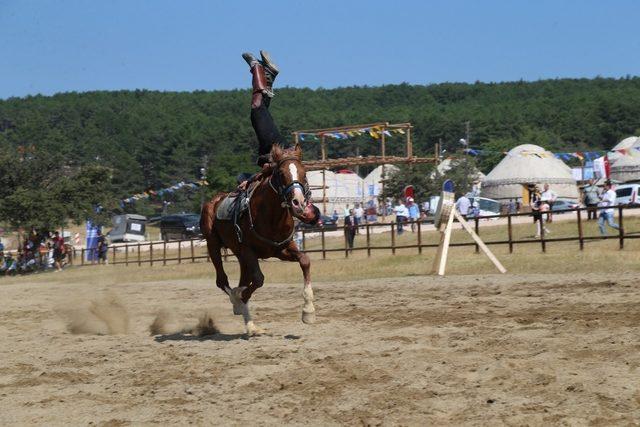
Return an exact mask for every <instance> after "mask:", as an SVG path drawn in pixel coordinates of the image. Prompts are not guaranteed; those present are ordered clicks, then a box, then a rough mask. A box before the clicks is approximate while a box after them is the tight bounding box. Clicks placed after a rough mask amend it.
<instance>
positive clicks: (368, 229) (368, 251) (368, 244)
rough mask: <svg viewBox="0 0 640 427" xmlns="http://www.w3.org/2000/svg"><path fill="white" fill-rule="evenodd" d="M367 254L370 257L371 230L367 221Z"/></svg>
mask: <svg viewBox="0 0 640 427" xmlns="http://www.w3.org/2000/svg"><path fill="white" fill-rule="evenodd" d="M367 256H368V257H371V230H370V225H369V224H368V223H367Z"/></svg>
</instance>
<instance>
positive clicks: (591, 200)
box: [582, 179, 600, 221]
mask: <svg viewBox="0 0 640 427" xmlns="http://www.w3.org/2000/svg"><path fill="white" fill-rule="evenodd" d="M582 194H583V201H584V204H585V206H586V207H587V221H589V220H591V219H594V220H595V219H598V202H599V201H600V195H599V194H598V186H597V185H596V183H595V180H594V179H590V180H589V184H588V185H585V186H584V188H583V189H582Z"/></svg>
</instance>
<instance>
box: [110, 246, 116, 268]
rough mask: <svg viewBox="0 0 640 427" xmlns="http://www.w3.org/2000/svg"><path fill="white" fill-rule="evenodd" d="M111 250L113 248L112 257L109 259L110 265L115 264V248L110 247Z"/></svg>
mask: <svg viewBox="0 0 640 427" xmlns="http://www.w3.org/2000/svg"><path fill="white" fill-rule="evenodd" d="M112 248H113V256H112V257H111V258H112V259H111V263H112V264H115V263H116V247H115V246H112Z"/></svg>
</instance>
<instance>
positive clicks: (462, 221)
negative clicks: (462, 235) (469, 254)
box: [452, 209, 507, 273]
mask: <svg viewBox="0 0 640 427" xmlns="http://www.w3.org/2000/svg"><path fill="white" fill-rule="evenodd" d="M452 211H453V214H454V215H455V217H456V218H457V219H458V221H459V222H460V224H461V225H462V227H464V229H465V230H467V232H468V233H469V234H471V237H472V238H473V240H475V241H476V243H477V244H478V245H479V246H480V248H481V249H482V251H483V252H484V253H485V255H487V257H489V259H490V260H491V262H493V265H495V266H496V268H497V269H498V270H499V271H500V273H506V272H507V269H506V268H504V266H503V265H502V264H501V263H500V261H498V258H496V257H495V255H493V252H491V251H490V250H489V248H488V247H487V245H485V244H484V242H483V241H482V239H480V236H478V235H477V234H476V233H475V232H474V231H473V229H472V228H471V226H470V225H469V223H468V222H467V220H465V219H464V218H463V217H462V215H460V214H459V213H458V211H457V209H452Z"/></svg>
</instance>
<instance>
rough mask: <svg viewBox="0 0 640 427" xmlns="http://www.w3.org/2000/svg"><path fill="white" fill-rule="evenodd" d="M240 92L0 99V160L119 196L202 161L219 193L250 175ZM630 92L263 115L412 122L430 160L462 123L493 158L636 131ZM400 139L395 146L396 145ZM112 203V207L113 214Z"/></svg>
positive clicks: (639, 106) (345, 146) (497, 93)
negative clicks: (49, 169) (90, 180)
mask: <svg viewBox="0 0 640 427" xmlns="http://www.w3.org/2000/svg"><path fill="white" fill-rule="evenodd" d="M249 99H250V96H249V91H248V90H232V91H211V92H205V91H196V92H192V93H176V92H154V91H145V90H137V91H115V92H87V93H64V94H58V95H55V96H47V97H45V96H30V97H26V98H10V99H7V100H1V101H0V147H2V155H3V156H4V157H5V158H4V159H3V161H2V162H0V167H1V168H12V167H18V166H16V165H17V164H18V163H17V162H19V161H21V162H22V165H21V166H19V167H21V168H26V169H32V172H33V174H32V175H33V177H34V178H35V179H36V180H37V179H41V180H43V181H44V180H45V179H46V176H42V174H44V172H43V171H40V170H39V169H38V167H39V166H37V165H36V163H34V164H33V166H32V167H31V166H29V164H28V163H26V164H25V163H24V162H29V161H34V162H35V161H36V159H39V160H38V161H40V162H42V161H43V160H44V159H46V158H55V159H57V162H58V164H59V166H60V167H61V168H66V170H69V171H76V172H74V173H76V174H80V173H81V171H87V170H89V169H90V168H96V167H99V168H104V169H106V170H108V172H103V173H102V174H101V175H100V176H102V177H104V176H108V177H109V182H108V184H107V183H104V182H101V183H100V186H101V188H102V191H103V193H104V194H108V195H110V196H111V197H112V198H113V200H114V201H117V200H119V199H120V198H122V197H126V196H128V195H131V194H134V193H139V192H141V191H144V190H146V189H157V188H162V187H167V186H169V185H172V184H174V183H176V182H179V181H183V180H196V179H197V178H198V174H199V168H200V167H201V165H202V163H203V159H204V158H205V156H207V159H208V162H207V163H208V164H207V167H208V169H207V170H208V177H209V181H210V183H211V184H212V187H213V188H212V189H211V190H213V189H220V188H228V187H229V186H232V185H233V184H234V182H235V176H236V175H237V174H238V173H240V172H243V171H253V170H255V167H254V166H253V165H252V161H253V159H254V156H255V154H254V153H255V151H256V145H257V142H256V140H255V136H254V134H253V130H252V128H251V123H250V120H249ZM638 99H640V78H639V77H627V78H623V79H605V78H596V79H562V80H543V81H537V82H523V81H520V82H512V83H475V84H460V83H444V84H434V85H428V86H421V85H409V84H400V85H387V86H381V87H345V88H338V89H331V90H327V89H317V90H311V89H295V88H282V89H279V90H277V94H276V98H275V99H274V100H273V102H272V107H271V111H272V114H273V116H274V118H275V120H276V122H277V123H278V125H279V127H280V130H281V132H282V133H283V135H287V136H290V133H291V131H293V130H297V129H309V128H318V127H331V126H340V125H349V124H358V123H370V122H377V121H388V122H392V123H393V122H411V123H412V124H413V125H414V131H413V140H414V153H415V154H416V155H431V154H432V153H433V147H434V144H435V143H436V142H438V140H442V142H443V148H445V149H447V151H448V152H453V151H455V150H456V149H459V148H460V147H459V144H458V141H459V139H460V138H462V137H464V136H465V122H467V121H470V122H471V146H473V147H479V148H484V149H485V150H491V151H496V152H498V153H499V152H501V151H504V150H506V149H509V148H511V147H513V146H515V145H518V144H522V143H534V144H538V145H541V146H543V147H545V148H548V149H550V150H552V151H576V150H589V149H593V150H601V149H608V148H611V147H612V146H613V145H614V144H615V143H617V142H618V141H619V140H620V139H622V138H624V137H626V136H629V135H633V134H638V133H640V102H638ZM400 139H401V138H398V143H397V149H399V147H401V146H402V141H400ZM393 140H394V138H392V140H391V142H390V145H391V148H390V150H393ZM305 147H306V149H305V156H306V157H307V158H312V157H314V156H316V155H317V147H314V146H313V145H307V146H305ZM356 149H358V150H359V152H360V154H369V153H376V152H377V149H378V144H376V143H374V141H373V140H372V139H371V138H364V137H361V140H357V141H353V142H345V141H336V142H335V143H334V142H331V143H330V144H329V155H330V157H338V156H343V155H354V154H355V150H356ZM25 150H26V151H27V152H28V156H26V157H25V155H24V152H25ZM12 159H13V160H12ZM499 160H500V154H496V155H495V156H485V157H482V158H478V159H477V164H478V166H479V167H480V168H481V169H482V170H483V171H484V172H487V171H488V170H490V169H491V167H492V166H493V165H495V164H496V163H497V162H498V161H499ZM39 174H40V175H39ZM5 175H6V176H7V177H11V176H18V175H19V174H16V173H13V174H11V173H9V171H5V170H0V176H5ZM72 175H73V174H72V173H70V172H69V173H66V175H65V176H72ZM89 175H90V173H89ZM38 176H39V178H36V177H38ZM82 176H86V174H84V175H82ZM20 184H21V183H20V182H14V181H11V180H10V179H9V178H7V179H5V180H4V182H3V183H2V185H3V186H5V187H6V188H5V189H4V190H5V192H6V191H11V189H12V188H13V189H16V187H18V186H20ZM22 184H24V183H22ZM101 198H102V197H100V199H101ZM187 199H188V197H187V198H185V200H187ZM197 199H198V200H199V197H198V198H197ZM2 203H3V202H1V201H0V210H1V209H2V206H1V205H2ZM181 203H182V202H181ZM183 204H184V203H183ZM119 208H121V207H119V206H118V204H117V203H114V204H113V209H119ZM140 208H142V207H140Z"/></svg>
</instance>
